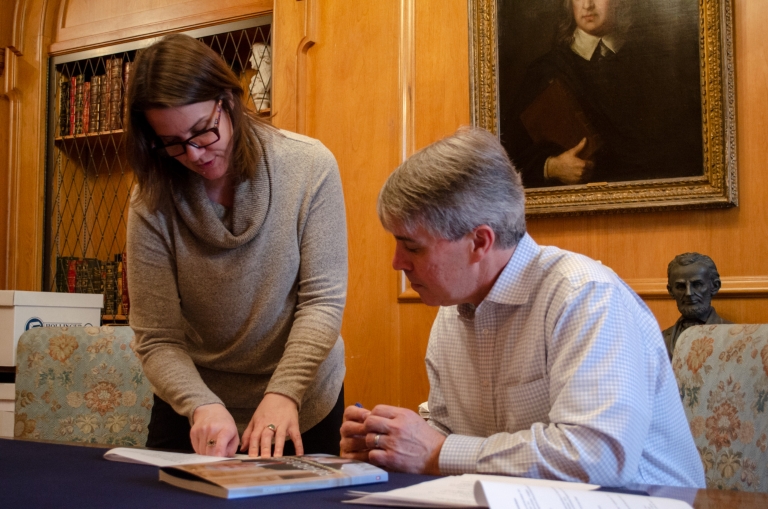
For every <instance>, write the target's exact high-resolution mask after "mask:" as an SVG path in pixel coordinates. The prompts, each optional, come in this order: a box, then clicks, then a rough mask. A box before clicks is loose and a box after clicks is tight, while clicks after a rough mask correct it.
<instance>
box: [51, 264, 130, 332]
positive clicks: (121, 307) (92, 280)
mask: <svg viewBox="0 0 768 509" xmlns="http://www.w3.org/2000/svg"><path fill="white" fill-rule="evenodd" d="M126 262H127V257H126V256H125V253H122V254H116V255H115V256H114V259H113V260H112V261H103V260H99V259H97V258H77V257H72V256H57V257H56V291H57V292H63V293H101V294H103V295H104V309H103V314H104V315H110V316H113V315H124V316H126V317H127V316H128V315H129V313H130V307H131V301H130V298H129V296H128V264H127V263H126Z"/></svg>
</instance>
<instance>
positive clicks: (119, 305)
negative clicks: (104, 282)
mask: <svg viewBox="0 0 768 509" xmlns="http://www.w3.org/2000/svg"><path fill="white" fill-rule="evenodd" d="M115 263H116V264H117V272H116V273H115V281H116V282H117V284H116V285H115V311H116V313H117V314H118V315H122V314H125V313H124V312H123V255H122V254H116V255H115Z"/></svg>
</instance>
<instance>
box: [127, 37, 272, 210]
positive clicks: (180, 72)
mask: <svg viewBox="0 0 768 509" xmlns="http://www.w3.org/2000/svg"><path fill="white" fill-rule="evenodd" d="M242 96H243V88H242V86H241V85H240V81H239V80H238V79H237V76H236V75H235V73H234V72H232V70H231V69H230V68H229V66H227V64H226V62H225V61H224V59H223V58H222V57H221V56H220V55H218V54H217V53H216V52H214V51H213V50H212V49H211V48H209V47H208V46H206V45H205V44H203V43H202V42H200V41H198V40H196V39H193V38H192V37H189V36H187V35H183V34H175V35H169V36H166V37H164V38H163V39H161V40H160V41H158V42H156V43H155V44H153V45H152V46H150V47H149V48H147V49H145V50H143V51H141V52H140V54H139V55H138V57H137V59H136V62H135V63H134V66H133V68H132V69H131V78H130V82H129V84H128V97H127V101H128V110H129V115H128V119H127V125H126V134H125V141H126V150H127V155H128V162H129V164H130V165H131V167H132V168H133V171H134V174H135V175H136V179H137V181H138V183H139V196H138V198H139V199H141V200H143V201H144V202H145V203H146V204H147V205H148V206H149V207H150V208H151V209H152V210H157V209H158V208H160V207H161V206H165V205H169V204H170V203H171V187H172V186H173V185H174V184H180V183H182V182H184V181H185V180H186V179H187V178H189V175H190V172H189V170H187V169H186V168H185V167H184V166H183V165H182V164H181V163H179V162H178V161H177V160H176V159H174V158H168V157H163V156H160V155H159V154H158V153H157V152H156V151H155V150H153V142H154V141H155V140H156V138H157V137H156V135H155V132H154V130H153V129H152V127H151V126H150V125H149V122H147V119H146V116H145V115H144V112H145V111H147V110H150V109H156V108H173V107H178V106H185V105H187V104H193V103H198V102H206V101H216V100H219V99H223V100H222V107H223V108H224V111H226V112H227V114H228V115H229V118H230V119H231V121H232V153H231V156H230V158H229V168H228V170H227V171H228V172H230V173H231V174H232V175H233V176H235V179H236V181H240V182H241V181H243V180H246V179H248V178H251V177H253V175H254V173H255V171H256V167H257V163H258V161H259V159H260V158H261V155H262V152H261V144H260V142H259V140H258V138H257V137H256V132H255V131H256V129H257V128H258V127H257V126H264V127H266V126H268V124H265V123H264V122H262V121H260V120H259V119H258V118H257V116H256V115H255V113H253V112H252V111H250V110H248V109H247V108H246V106H245V104H244V103H243V99H242Z"/></svg>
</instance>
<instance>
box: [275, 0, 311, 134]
mask: <svg viewBox="0 0 768 509" xmlns="http://www.w3.org/2000/svg"><path fill="white" fill-rule="evenodd" d="M306 5H307V2H306V1H301V2H297V1H296V0H275V12H274V16H273V25H272V47H273V51H272V125H274V126H275V127H279V128H280V129H286V130H288V131H294V132H298V128H297V124H298V119H297V108H296V103H297V95H298V62H297V60H298V54H299V52H301V51H303V48H304V46H305V45H304V44H302V41H304V39H305V37H306V14H305V11H306ZM303 64H304V65H305V66H306V61H304V62H303ZM305 72H306V71H305Z"/></svg>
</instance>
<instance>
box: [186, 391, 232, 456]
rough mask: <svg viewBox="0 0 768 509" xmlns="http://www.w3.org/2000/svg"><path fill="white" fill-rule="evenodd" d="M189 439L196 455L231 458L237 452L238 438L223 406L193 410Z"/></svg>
mask: <svg viewBox="0 0 768 509" xmlns="http://www.w3.org/2000/svg"><path fill="white" fill-rule="evenodd" d="M192 421H193V424H192V429H191V430H190V431H189V438H190V440H191V441H192V447H193V448H194V449H195V452H196V453H197V454H205V455H208V456H228V457H232V456H234V455H235V452H237V444H239V443H240V437H238V435H237V425H236V424H235V420H234V419H233V418H232V415H230V413H229V412H228V411H227V409H226V408H224V405H221V404H219V403H212V404H210V405H202V406H199V407H197V408H196V409H195V413H194V414H193V415H192Z"/></svg>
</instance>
